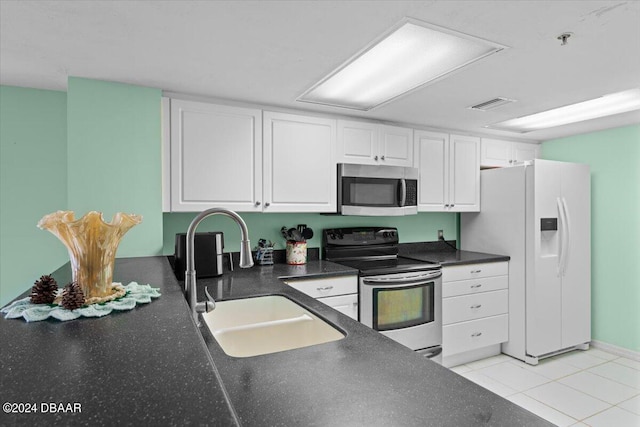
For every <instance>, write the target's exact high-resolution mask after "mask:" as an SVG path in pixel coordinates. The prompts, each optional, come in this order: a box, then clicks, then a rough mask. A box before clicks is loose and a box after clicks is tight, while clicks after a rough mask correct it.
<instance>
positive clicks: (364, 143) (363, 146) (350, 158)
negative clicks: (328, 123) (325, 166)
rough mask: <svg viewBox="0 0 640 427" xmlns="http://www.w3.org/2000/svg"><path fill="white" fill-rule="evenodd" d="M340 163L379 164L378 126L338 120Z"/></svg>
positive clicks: (338, 156) (338, 154) (338, 160)
mask: <svg viewBox="0 0 640 427" xmlns="http://www.w3.org/2000/svg"><path fill="white" fill-rule="evenodd" d="M337 126H338V153H337V162H338V163H355V164H359V165H375V164H377V163H378V158H379V156H378V125H377V124H375V123H366V122H355V121H349V120H338V122H337Z"/></svg>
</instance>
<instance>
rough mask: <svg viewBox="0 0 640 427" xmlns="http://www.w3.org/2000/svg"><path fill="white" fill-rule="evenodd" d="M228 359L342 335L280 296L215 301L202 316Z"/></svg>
mask: <svg viewBox="0 0 640 427" xmlns="http://www.w3.org/2000/svg"><path fill="white" fill-rule="evenodd" d="M202 317H203V319H204V321H205V323H206V325H207V327H208V328H209V330H210V331H211V333H212V334H213V336H214V338H215V339H216V341H218V344H220V347H222V350H224V352H225V353H226V354H228V355H229V356H234V357H251V356H258V355H260V354H269V353H276V352H279V351H284V350H292V349H295V348H302V347H308V346H312V345H316V344H323V343H327V342H331V341H337V340H340V339H342V338H344V334H343V333H342V332H340V331H338V330H337V329H335V328H334V327H333V326H331V325H330V324H328V323H327V322H325V321H324V320H322V319H320V318H319V317H317V316H316V315H314V314H313V313H311V312H309V311H307V310H305V309H304V308H303V307H301V306H300V305H298V304H296V303H295V302H293V301H291V300H290V299H288V298H285V297H283V296H279V295H269V296H264V297H256V298H248V299H239V300H231V301H220V302H216V309H215V310H213V311H211V312H209V313H205V314H203V315H202Z"/></svg>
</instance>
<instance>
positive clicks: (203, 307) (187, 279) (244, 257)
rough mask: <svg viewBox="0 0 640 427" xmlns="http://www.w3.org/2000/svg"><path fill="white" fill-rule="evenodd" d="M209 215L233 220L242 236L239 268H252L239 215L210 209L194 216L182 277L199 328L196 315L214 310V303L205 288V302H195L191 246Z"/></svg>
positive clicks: (249, 252)
mask: <svg viewBox="0 0 640 427" xmlns="http://www.w3.org/2000/svg"><path fill="white" fill-rule="evenodd" d="M211 215H224V216H228V217H229V218H231V219H233V220H234V221H235V222H236V224H238V226H239V227H240V234H241V235H242V237H241V241H240V268H250V267H253V259H252V257H251V244H250V243H249V230H247V224H245V222H244V220H243V219H242V218H240V215H238V214H237V213H235V212H234V211H230V210H228V209H222V208H211V209H207V210H205V211H203V212H201V213H199V214H198V216H196V217H195V218H194V219H193V221H191V224H189V228H188V229H187V270H186V271H185V275H184V288H185V291H186V292H187V301H188V303H189V307H191V315H192V316H193V320H194V321H195V322H196V325H198V326H200V321H199V320H198V313H204V312H207V313H208V312H210V311H211V310H213V309H215V308H216V302H215V300H214V299H213V297H212V296H211V295H210V294H209V291H208V290H207V288H206V287H205V289H204V293H205V295H206V296H207V301H203V302H197V297H196V262H195V254H194V244H193V242H194V239H195V235H196V228H197V227H198V224H200V222H202V220H203V219H205V218H206V217H208V216H211Z"/></svg>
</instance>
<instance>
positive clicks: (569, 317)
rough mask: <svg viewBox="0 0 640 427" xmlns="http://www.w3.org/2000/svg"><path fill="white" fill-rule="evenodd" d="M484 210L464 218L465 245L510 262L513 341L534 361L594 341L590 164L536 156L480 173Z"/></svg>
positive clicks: (507, 349) (505, 347)
mask: <svg viewBox="0 0 640 427" xmlns="http://www.w3.org/2000/svg"><path fill="white" fill-rule="evenodd" d="M480 203H481V205H480V209H481V210H480V212H477V213H462V214H461V216H460V240H461V249H465V250H470V251H478V252H488V253H495V254H504V255H509V256H510V257H511V259H510V262H509V340H508V341H507V342H506V343H504V344H502V352H503V353H506V354H508V355H511V356H513V357H516V358H518V359H520V360H523V361H525V362H527V363H529V364H533V365H535V364H537V363H538V361H539V359H542V358H544V357H548V356H552V355H554V354H557V353H560V352H563V351H568V350H571V349H575V348H579V349H582V350H586V349H587V348H588V346H589V342H590V341H591V185H590V171H589V166H588V165H582V164H576V163H565V162H556V161H549V160H538V159H536V160H534V161H532V162H528V164H524V165H521V166H515V167H509V168H501V169H487V170H483V171H482V172H481V174H480Z"/></svg>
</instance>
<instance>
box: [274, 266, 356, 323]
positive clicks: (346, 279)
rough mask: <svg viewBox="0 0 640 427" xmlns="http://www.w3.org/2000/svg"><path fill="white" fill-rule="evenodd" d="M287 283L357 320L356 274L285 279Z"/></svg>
mask: <svg viewBox="0 0 640 427" xmlns="http://www.w3.org/2000/svg"><path fill="white" fill-rule="evenodd" d="M284 283H286V284H287V285H289V286H291V287H292V288H294V289H297V290H299V291H300V292H302V293H304V294H306V295H309V296H310V297H313V298H315V299H317V300H318V301H320V302H322V303H324V304H326V305H328V306H329V307H332V308H334V309H336V310H338V311H339V312H341V313H343V314H346V315H347V316H349V317H351V318H352V319H354V320H358V276H357V275H349V276H337V277H323V278H317V279H305V278H300V279H287V280H285V281H284Z"/></svg>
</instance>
